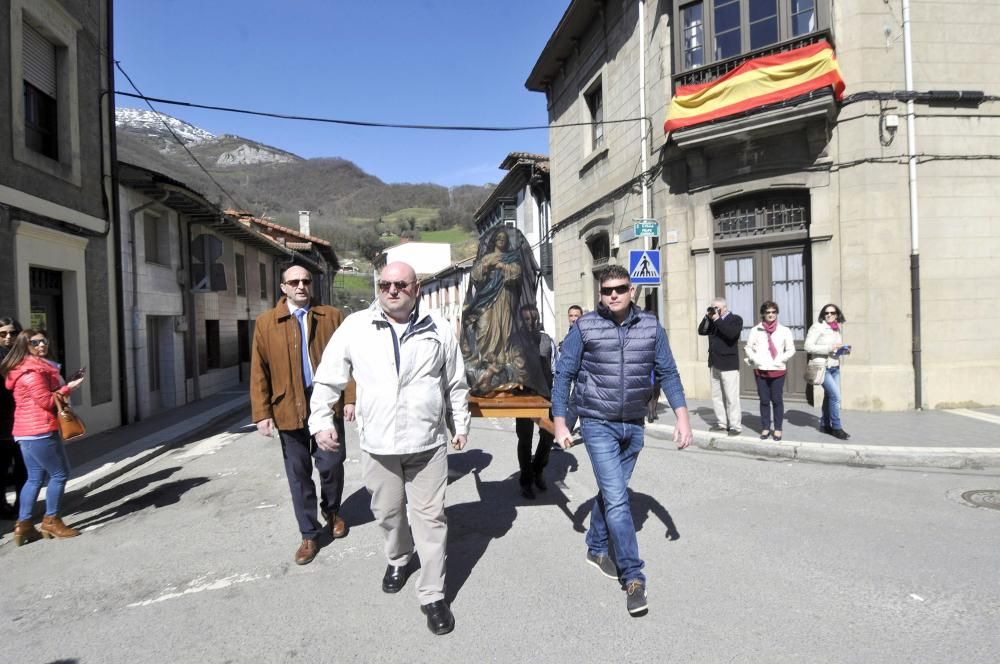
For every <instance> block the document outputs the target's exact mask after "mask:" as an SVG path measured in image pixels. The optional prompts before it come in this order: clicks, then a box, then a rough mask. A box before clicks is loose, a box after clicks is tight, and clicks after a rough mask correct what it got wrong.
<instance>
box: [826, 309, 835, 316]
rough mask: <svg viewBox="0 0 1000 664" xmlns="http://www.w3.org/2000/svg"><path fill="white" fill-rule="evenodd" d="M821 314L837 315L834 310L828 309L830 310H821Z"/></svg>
mask: <svg viewBox="0 0 1000 664" xmlns="http://www.w3.org/2000/svg"><path fill="white" fill-rule="evenodd" d="M823 315H824V316H836V315H837V312H836V311H830V310H827V311H824V312H823Z"/></svg>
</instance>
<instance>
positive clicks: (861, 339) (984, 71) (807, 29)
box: [526, 0, 1000, 410]
mask: <svg viewBox="0 0 1000 664" xmlns="http://www.w3.org/2000/svg"><path fill="white" fill-rule="evenodd" d="M772 4H773V5H774V7H773V11H771V10H770V9H768V11H761V8H762V7H765V6H767V7H770V6H771V5H772ZM751 5H753V7H751ZM767 7H765V8H767ZM911 9H912V11H911V22H910V26H911V31H912V67H913V72H914V81H913V87H912V89H913V90H915V91H918V92H921V93H922V94H919V95H915V97H912V98H915V99H916V103H915V112H914V117H913V118H910V117H909V116H908V115H907V109H906V103H905V99H906V94H905V80H904V40H903V38H902V32H901V30H902V28H901V22H902V16H901V15H900V3H884V2H882V1H881V0H839V1H834V0H813V1H804V2H803V1H798V0H796V1H794V2H793V1H792V0H775V2H773V3H767V2H764V3H759V2H751V1H750V0H734V1H729V0H725V1H724V0H690V1H688V0H678V1H677V2H666V1H665V0H660V1H657V0H648V1H642V0H626V1H623V2H622V1H611V0H608V1H605V2H585V1H574V2H572V3H570V5H569V7H568V9H567V11H566V13H565V14H564V16H563V18H562V20H561V21H560V24H559V26H558V27H557V28H556V30H555V32H554V33H553V34H552V36H551V37H550V39H549V42H548V43H547V45H546V46H545V48H544V50H543V52H542V53H541V54H540V57H539V59H538V61H537V63H536V65H535V67H534V69H533V71H532V72H531V74H530V76H529V77H528V80H527V82H526V85H527V87H528V88H529V89H531V90H535V91H538V92H542V93H544V94H545V99H546V103H547V108H548V112H549V121H550V125H551V129H550V154H549V158H550V163H551V188H552V204H553V214H552V230H553V242H554V256H555V261H554V265H555V274H554V279H555V293H556V309H560V308H565V306H568V305H569V304H571V303H574V302H578V301H582V302H583V303H584V304H585V305H588V306H593V304H594V302H595V301H596V297H595V291H594V283H593V278H592V276H593V274H594V272H595V271H596V270H597V269H599V268H600V267H602V266H603V265H606V264H607V263H609V262H611V263H616V262H617V263H625V262H626V260H627V258H626V257H627V250H628V249H630V248H639V247H640V246H641V244H640V243H641V240H638V239H634V238H633V234H632V233H631V232H630V227H631V225H632V223H633V221H632V220H633V219H637V218H643V217H645V216H647V215H648V216H651V217H652V218H654V219H656V220H657V221H659V223H660V228H661V237H660V238H659V240H658V242H656V243H654V247H655V248H657V249H658V250H659V251H660V252H661V263H662V265H663V281H662V288H663V291H664V292H663V302H664V310H663V311H662V312H661V320H663V321H664V323H665V326H666V329H667V332H668V334H669V337H670V340H671V345H672V347H673V350H674V354H675V356H676V357H677V360H678V363H679V365H680V367H681V370H682V375H683V377H684V380H685V385H686V386H687V387H688V391H689V393H690V394H692V395H694V396H696V397H701V398H707V397H708V396H709V386H708V373H707V369H706V362H707V344H706V343H705V342H704V340H703V339H701V338H699V337H698V336H697V334H696V327H697V324H698V321H699V320H700V318H701V316H702V314H703V312H704V309H705V307H706V305H707V304H708V303H709V302H710V300H711V299H712V298H713V297H714V296H716V295H725V296H726V297H727V298H728V299H729V300H730V303H731V304H732V305H733V307H732V308H733V309H735V310H736V311H737V312H738V313H740V314H741V315H742V316H743V318H744V320H745V322H746V324H747V325H750V324H752V323H753V322H755V321H756V320H758V316H757V309H758V307H759V305H760V304H761V303H762V302H763V301H764V300H766V299H774V300H777V301H778V302H779V303H780V304H781V309H782V313H781V320H782V322H783V323H785V324H786V325H790V326H791V327H792V328H793V331H794V332H795V334H796V339H797V343H798V344H799V346H800V347H801V344H802V339H803V338H804V333H805V330H806V329H807V328H808V326H809V325H810V324H811V323H813V322H815V321H816V319H817V315H818V312H819V310H820V308H821V307H822V306H823V305H824V304H826V303H828V302H834V303H837V304H838V305H840V306H841V308H842V309H843V311H844V313H845V316H846V318H847V320H848V322H847V324H846V327H845V336H846V341H847V343H850V344H851V345H852V346H853V348H854V352H853V354H852V356H851V357H850V358H849V360H848V361H847V362H846V363H845V365H846V366H845V370H844V371H843V392H844V405H845V407H847V408H853V409H864V410H894V409H908V408H913V407H914V406H921V407H933V408H942V407H949V406H956V405H992V404H997V403H1000V335H997V334H996V332H995V330H996V329H997V324H998V321H997V320H996V319H997V318H998V316H1000V314H997V313H996V311H997V299H996V296H995V293H996V292H997V291H998V289H1000V261H997V256H998V255H1000V223H998V221H997V216H996V215H997V212H996V211H997V210H998V209H1000V205H998V203H1000V193H998V189H997V188H996V187H995V186H994V185H993V183H994V182H995V180H996V177H997V175H998V174H1000V119H997V118H995V117H991V115H995V112H994V111H993V110H991V109H992V108H994V106H995V102H996V98H995V97H994V96H995V95H997V94H1000V69H998V68H997V67H996V66H995V64H994V63H992V59H993V58H994V57H995V56H994V53H996V52H998V48H997V47H998V46H1000V30H998V28H1000V4H993V3H987V4H979V5H975V8H974V11H975V15H974V16H970V15H968V14H967V13H966V11H968V12H971V11H973V8H972V7H970V6H965V5H962V6H956V5H955V3H948V2H920V3H913V6H912V8H911ZM751 10H752V11H751ZM824 41H825V42H827V43H829V44H830V45H831V46H832V47H833V51H834V52H835V55H836V61H837V63H838V64H839V68H840V71H841V74H842V77H843V81H844V83H845V84H846V90H845V91H844V94H843V97H842V98H840V99H838V95H837V94H835V92H834V91H833V90H831V89H830V88H825V89H819V90H813V91H811V92H810V93H808V94H802V95H798V96H795V97H792V98H789V99H784V100H782V101H781V102H780V103H761V104H759V105H757V106H755V107H752V108H747V109H743V110H742V111H740V112H738V113H734V114H731V115H729V116H727V117H722V118H715V119H712V120H711V121H706V122H704V123H699V124H694V125H691V126H686V127H683V128H681V129H677V130H676V131H672V132H670V133H669V134H667V133H665V132H664V130H663V128H662V127H663V121H664V120H665V119H666V118H667V116H668V113H669V112H670V108H671V100H672V98H673V97H674V96H675V94H676V92H677V90H678V88H680V87H681V86H689V85H698V84H705V83H713V82H718V81H720V80H721V79H722V78H723V77H725V76H726V75H727V74H729V73H730V72H733V71H735V70H737V68H739V67H740V66H741V65H743V64H744V63H747V62H751V63H759V62H764V61H763V60H761V58H766V57H768V56H772V55H780V54H783V53H788V52H791V51H792V50H793V49H797V48H804V47H808V46H810V45H816V44H819V43H821V42H824ZM752 66H753V65H751V67H752ZM740 71H742V70H740ZM932 91H938V92H932ZM957 91H973V94H967V93H966V94H964V95H962V96H959V95H957V94H952V92H957ZM980 93H982V94H980ZM643 105H644V109H643V108H642V106H643ZM643 111H644V112H643ZM643 115H645V116H646V118H648V119H647V120H642V119H640V118H641V117H642V116H643ZM908 121H911V122H913V128H914V130H915V147H916V149H915V153H916V154H917V155H918V156H917V158H916V162H917V166H916V176H917V177H916V182H917V184H916V187H915V189H914V191H915V196H914V199H915V205H912V206H911V201H910V191H911V187H910V182H909V174H908V167H907V164H908V155H907V153H908V140H907V129H908V127H907V123H908ZM571 123H592V124H585V126H566V125H570V124H571ZM644 127H645V129H646V132H647V138H648V142H647V144H646V148H645V158H646V164H647V166H646V168H643V167H642V164H643V152H644V150H643V143H642V135H643V128H644ZM644 188H645V191H643V189H644ZM644 196H646V197H648V201H649V202H648V204H647V207H646V209H643V208H644V206H643V203H642V201H643V198H644ZM911 210H916V215H915V216H911ZM914 230H915V231H916V232H914ZM914 255H916V256H919V262H917V260H915V259H914V258H912V256H914ZM913 265H918V266H919V271H918V272H917V273H914V272H913V271H912V270H911V266H913ZM911 275H912V276H913V277H915V278H914V279H912V280H911ZM913 286H916V289H915V290H914V288H913ZM640 302H641V303H643V304H645V305H647V306H654V303H655V298H652V297H646V296H645V295H644V294H641V295H640ZM914 302H916V303H917V305H918V306H914ZM914 315H918V316H919V319H918V320H919V325H918V326H916V327H915V326H914V325H913V324H912V321H913V316H914ZM560 323H561V325H564V323H562V322H560ZM914 329H916V330H917V334H916V335H915V334H914ZM561 333H562V331H561V330H560V334H561ZM914 350H918V351H919V353H914ZM915 358H916V360H915ZM804 360H805V354H804V351H803V352H800V353H799V355H798V357H796V359H795V361H794V364H793V371H792V372H791V374H792V379H790V380H789V381H788V384H787V389H788V391H789V395H788V396H789V397H790V398H796V397H799V396H801V395H802V393H803V391H804V384H803V381H802V380H801V374H800V372H798V368H799V367H801V366H802V364H803V363H804ZM917 366H919V367H920V379H919V381H918V380H917V379H916V376H917V373H916V371H915V367H917ZM744 373H746V374H749V371H747V372H744ZM751 385H752V378H751V377H750V376H749V375H747V376H746V377H745V381H744V387H745V388H746V389H747V391H750V389H751ZM917 394H920V401H921V403H919V404H918V403H916V398H917Z"/></svg>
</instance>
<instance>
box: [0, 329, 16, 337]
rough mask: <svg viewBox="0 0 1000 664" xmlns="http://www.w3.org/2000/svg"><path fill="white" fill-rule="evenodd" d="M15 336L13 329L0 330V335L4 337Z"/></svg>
mask: <svg viewBox="0 0 1000 664" xmlns="http://www.w3.org/2000/svg"><path fill="white" fill-rule="evenodd" d="M16 336H17V332H14V331H13V330H11V331H9V332H8V331H7V330H0V337H4V338H6V337H16Z"/></svg>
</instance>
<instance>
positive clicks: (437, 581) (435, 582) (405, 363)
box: [309, 262, 470, 634]
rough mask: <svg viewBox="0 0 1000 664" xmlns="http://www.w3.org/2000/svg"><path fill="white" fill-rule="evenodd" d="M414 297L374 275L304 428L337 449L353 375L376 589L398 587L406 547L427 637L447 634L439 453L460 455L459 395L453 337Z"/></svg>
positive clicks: (328, 360)
mask: <svg viewBox="0 0 1000 664" xmlns="http://www.w3.org/2000/svg"><path fill="white" fill-rule="evenodd" d="M419 292H420V285H419V283H418V282H417V276H416V273H415V272H414V271H413V268H412V267H410V266H409V265H407V264H406V263H399V262H396V263H389V264H388V265H386V266H385V268H383V269H382V272H381V273H380V274H379V279H378V302H376V303H374V304H372V306H371V307H369V308H368V309H367V310H365V311H359V312H357V313H355V314H352V315H350V316H348V317H347V319H346V320H345V321H344V322H343V323H342V324H341V326H340V327H339V328H338V329H337V332H336V333H335V334H334V335H333V337H332V338H331V339H330V343H329V345H327V347H326V350H325V351H323V359H322V360H321V361H320V364H319V367H317V369H316V373H315V375H314V376H313V392H312V400H311V403H310V408H311V410H310V412H311V413H312V414H311V415H310V417H309V430H310V432H311V433H312V434H313V435H314V436H315V437H316V444H317V445H318V446H319V447H320V448H322V449H333V450H336V449H337V448H338V447H339V446H340V444H341V442H340V441H339V440H338V437H337V430H336V429H335V428H334V424H333V417H334V415H333V410H332V406H333V405H334V404H335V403H336V402H337V399H338V398H339V397H340V394H341V392H342V391H343V389H344V387H345V386H346V385H347V383H348V382H349V381H350V379H351V377H352V375H353V377H354V380H355V382H356V383H357V403H356V409H355V417H356V420H357V423H358V429H359V433H360V435H361V452H362V459H361V462H362V472H363V474H364V480H365V485H366V486H367V487H368V491H369V492H370V493H371V495H372V502H371V509H372V513H373V514H374V515H375V518H376V519H377V520H378V523H379V526H381V528H382V530H383V531H384V533H385V538H386V542H385V554H386V558H387V559H388V566H387V567H386V570H385V576H383V578H382V590H383V591H385V592H387V593H396V592H399V590H400V589H402V587H403V585H405V583H406V580H407V578H408V576H409V575H410V573H411V572H412V566H411V558H412V556H413V553H414V549H416V553H417V555H418V556H419V558H420V576H419V578H418V580H417V596H418V597H419V599H420V604H421V607H420V608H421V610H422V611H423V613H424V614H425V615H426V616H427V627H428V628H429V629H430V630H431V631H432V632H433V633H435V634H447V633H448V632H450V631H451V630H452V629H453V628H454V626H455V618H454V616H453V615H452V613H451V609H450V608H449V607H448V604H447V602H445V599H444V596H445V595H444V591H445V583H444V578H445V544H446V541H447V535H448V522H447V519H446V518H445V513H444V494H445V487H446V486H447V483H448V460H447V456H448V448H447V445H448V442H449V441H450V442H451V443H452V446H453V447H454V448H455V449H456V450H461V449H462V448H463V447H465V443H466V438H467V436H468V433H469V424H470V416H469V408H468V404H467V399H468V395H469V387H468V384H467V383H466V380H465V364H464V363H463V362H462V353H461V351H460V350H459V347H458V340H457V339H456V338H455V334H454V332H452V331H451V327H450V326H449V325H448V323H447V322H446V321H444V320H443V319H441V318H440V317H438V316H437V315H436V314H425V313H421V312H420V311H419V308H418V307H417V306H416V304H417V298H418V295H419ZM407 507H409V518H408V515H407ZM410 519H412V521H411V520H410Z"/></svg>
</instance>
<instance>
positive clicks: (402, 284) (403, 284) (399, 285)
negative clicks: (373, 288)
mask: <svg viewBox="0 0 1000 664" xmlns="http://www.w3.org/2000/svg"><path fill="white" fill-rule="evenodd" d="M411 285H412V282H409V281H380V282H378V289H379V290H380V291H382V292H383V293H388V292H389V289H390V288H392V287H393V286H395V287H396V290H398V291H405V290H406V289H407V288H409V287H410V286H411Z"/></svg>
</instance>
